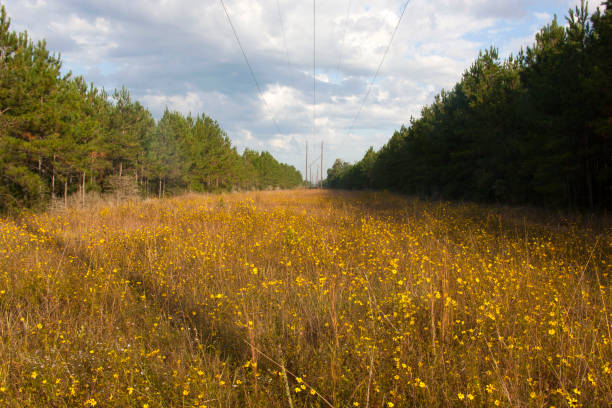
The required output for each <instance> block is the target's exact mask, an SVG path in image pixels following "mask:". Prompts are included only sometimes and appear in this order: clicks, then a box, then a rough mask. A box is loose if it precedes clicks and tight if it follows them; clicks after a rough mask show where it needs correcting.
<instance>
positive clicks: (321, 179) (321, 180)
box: [319, 140, 323, 188]
mask: <svg viewBox="0 0 612 408" xmlns="http://www.w3.org/2000/svg"><path fill="white" fill-rule="evenodd" d="M319 181H320V183H321V186H320V187H321V188H323V141H322V140H321V178H320V179H319Z"/></svg>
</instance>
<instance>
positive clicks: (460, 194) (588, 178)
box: [326, 0, 612, 209]
mask: <svg viewBox="0 0 612 408" xmlns="http://www.w3.org/2000/svg"><path fill="white" fill-rule="evenodd" d="M604 5H605V9H604V11H602V10H601V9H597V10H596V11H595V12H594V13H593V14H590V13H589V11H588V7H587V3H586V2H585V1H583V2H582V3H581V6H580V7H577V8H576V9H573V10H570V11H569V15H568V16H567V18H566V20H567V25H566V26H562V25H560V24H559V22H558V21H557V18H556V17H555V18H554V20H553V21H552V22H551V23H550V24H548V25H546V26H545V27H543V28H542V29H541V30H540V32H539V33H538V34H537V35H536V41H535V44H533V45H532V46H531V47H528V48H527V49H526V50H521V51H520V52H519V53H518V54H517V55H516V56H510V57H509V58H507V59H505V60H502V59H501V58H500V56H499V53H498V51H497V49H495V48H490V49H488V50H485V51H483V52H481V53H480V55H479V56H478V58H477V59H476V61H475V62H474V63H473V64H472V65H471V66H470V67H469V68H468V69H467V70H466V71H465V72H464V74H463V76H462V78H461V80H460V81H459V83H457V84H456V85H455V87H454V88H453V89H452V90H451V91H442V92H441V93H440V94H439V95H438V96H436V98H435V100H434V102H433V103H432V104H431V105H429V106H426V107H424V108H423V110H422V112H421V116H420V118H418V119H414V118H412V119H410V122H409V125H408V126H403V127H402V128H401V129H400V130H398V131H396V132H395V134H394V135H393V136H392V137H391V139H390V140H389V141H388V142H387V144H386V145H384V146H383V147H382V148H381V149H380V150H379V151H374V150H373V149H370V150H368V152H367V153H366V154H365V156H364V157H363V159H361V160H360V161H359V162H357V163H354V164H347V163H344V162H342V161H336V163H335V164H334V166H333V167H332V168H331V169H330V170H329V171H328V175H327V180H326V185H327V186H329V187H332V188H379V189H391V190H396V191H400V192H405V193H409V194H419V195H423V196H429V197H445V198H449V199H467V200H477V201H488V202H504V203H515V204H518V203H527V204H536V205H544V206H555V207H559V206H568V207H571V208H577V207H583V208H584V207H586V208H591V209H594V208H602V207H609V206H610V203H611V202H612V183H611V181H612V180H611V177H612V166H611V165H610V164H611V153H612V151H611V146H610V144H611V143H610V142H611V140H610V138H611V135H612V126H611V125H612V84H611V80H612V78H611V75H610V72H612V9H611V6H612V2H611V1H610V0H608V1H606V2H605V3H604Z"/></svg>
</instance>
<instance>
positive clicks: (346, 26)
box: [336, 0, 353, 73]
mask: <svg viewBox="0 0 612 408" xmlns="http://www.w3.org/2000/svg"><path fill="white" fill-rule="evenodd" d="M352 2H353V0H349V2H348V7H347V8H346V18H345V20H344V32H343V33H342V41H340V47H339V55H338V65H337V66H336V72H338V73H340V65H341V63H342V57H343V54H342V48H343V46H344V40H345V39H346V30H347V28H348V19H349V15H350V12H351V3H352Z"/></svg>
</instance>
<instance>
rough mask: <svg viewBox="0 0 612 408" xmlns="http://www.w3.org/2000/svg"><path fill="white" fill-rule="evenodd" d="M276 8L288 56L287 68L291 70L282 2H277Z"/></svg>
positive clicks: (277, 0)
mask: <svg viewBox="0 0 612 408" xmlns="http://www.w3.org/2000/svg"><path fill="white" fill-rule="evenodd" d="M276 8H277V9H278V19H279V21H280V26H281V31H282V32H283V44H284V45H285V54H286V56H287V68H288V69H289V70H291V68H292V66H291V61H290V60H289V47H287V35H286V34H285V25H284V24H283V13H282V12H281V6H280V0H276Z"/></svg>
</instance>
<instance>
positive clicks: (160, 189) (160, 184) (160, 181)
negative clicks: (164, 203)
mask: <svg viewBox="0 0 612 408" xmlns="http://www.w3.org/2000/svg"><path fill="white" fill-rule="evenodd" d="M161 195H162V180H161V177H160V179H159V193H158V194H157V197H158V198H160V199H161Z"/></svg>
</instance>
